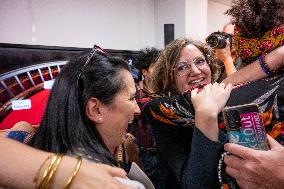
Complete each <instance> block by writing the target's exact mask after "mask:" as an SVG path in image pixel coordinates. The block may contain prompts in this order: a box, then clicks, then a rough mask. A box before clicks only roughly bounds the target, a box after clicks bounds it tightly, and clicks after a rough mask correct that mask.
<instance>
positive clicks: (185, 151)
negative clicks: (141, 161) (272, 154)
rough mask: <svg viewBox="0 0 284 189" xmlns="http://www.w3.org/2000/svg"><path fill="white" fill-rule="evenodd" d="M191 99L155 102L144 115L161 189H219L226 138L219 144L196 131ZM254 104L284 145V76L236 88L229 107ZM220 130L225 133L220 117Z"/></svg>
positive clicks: (268, 126)
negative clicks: (156, 157) (219, 168)
mask: <svg viewBox="0 0 284 189" xmlns="http://www.w3.org/2000/svg"><path fill="white" fill-rule="evenodd" d="M248 91H249V92H248ZM188 99H190V94H189V93H186V94H184V95H178V96H174V97H171V98H170V97H165V98H160V99H156V100H154V101H152V102H150V103H149V104H148V105H147V106H146V107H145V108H144V111H143V112H142V115H143V117H144V121H149V122H151V125H152V128H153V131H154V136H155V140H156V142H157V148H158V153H159V164H160V165H161V167H162V168H160V170H161V174H160V182H161V183H163V185H161V186H163V187H161V188H191V189H194V188H199V189H200V188H211V189H212V188H219V184H218V178H217V166H218V161H219V158H220V153H221V152H222V148H223V143H224V142H225V140H226V137H225V136H223V132H220V133H221V134H220V137H219V140H220V143H217V142H213V141H210V140H208V139H207V138H206V137H205V136H204V135H203V134H202V133H200V131H198V129H194V127H193V126H194V110H193V106H192V104H191V102H190V101H189V100H188ZM252 102H253V103H256V104H258V105H259V107H260V111H261V115H262V118H263V120H264V123H265V129H266V132H267V133H268V134H269V135H271V136H272V137H273V138H275V139H276V140H277V141H278V142H280V143H283V142H284V137H283V134H282V133H284V132H283V128H284V75H283V72H281V74H279V75H277V76H274V77H271V78H265V79H262V80H258V81H255V82H251V83H247V84H243V85H241V86H237V87H235V89H234V90H233V91H232V93H231V96H230V99H229V100H228V103H227V105H228V106H233V105H241V104H247V103H252ZM219 127H220V128H222V129H224V124H223V118H222V116H220V115H219ZM170 173H171V174H172V176H170V178H169V175H171V174H170Z"/></svg>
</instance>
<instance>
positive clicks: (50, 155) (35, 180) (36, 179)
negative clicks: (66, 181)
mask: <svg viewBox="0 0 284 189" xmlns="http://www.w3.org/2000/svg"><path fill="white" fill-rule="evenodd" d="M51 157H52V154H48V156H47V158H46V159H45V160H44V161H43V162H42V164H41V165H40V167H39V169H38V171H37V174H36V176H35V178H34V180H33V181H34V182H35V183H36V188H38V186H39V177H40V171H41V170H42V168H43V166H44V165H45V164H46V162H47V161H48V160H49V159H50V158H51Z"/></svg>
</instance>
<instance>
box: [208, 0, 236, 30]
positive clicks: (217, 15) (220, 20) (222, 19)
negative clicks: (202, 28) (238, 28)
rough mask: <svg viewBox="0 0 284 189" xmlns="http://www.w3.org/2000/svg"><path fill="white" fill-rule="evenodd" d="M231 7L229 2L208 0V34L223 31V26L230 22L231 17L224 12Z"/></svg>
mask: <svg viewBox="0 0 284 189" xmlns="http://www.w3.org/2000/svg"><path fill="white" fill-rule="evenodd" d="M229 8H230V6H229V5H228V4H225V3H218V2H214V1H209V0H208V17H207V35H209V34H211V33H212V32H216V31H218V30H219V31H222V30H223V26H224V25H225V24H227V23H229V22H230V17H229V16H227V15H225V14H224V12H225V11H226V10H228V9H229Z"/></svg>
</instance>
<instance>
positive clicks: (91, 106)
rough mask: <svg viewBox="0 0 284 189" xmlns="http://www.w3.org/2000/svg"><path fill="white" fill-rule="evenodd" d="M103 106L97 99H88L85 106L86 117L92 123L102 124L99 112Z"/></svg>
mask: <svg viewBox="0 0 284 189" xmlns="http://www.w3.org/2000/svg"><path fill="white" fill-rule="evenodd" d="M102 106H103V104H102V103H101V101H100V100H99V99H97V98H94V97H92V98H90V99H89V100H88V102H87V105H86V115H87V116H88V118H89V119H90V120H92V121H93V122H94V123H103V116H102V112H101V111H100V110H101V108H102Z"/></svg>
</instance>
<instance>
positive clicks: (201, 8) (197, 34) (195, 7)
mask: <svg viewBox="0 0 284 189" xmlns="http://www.w3.org/2000/svg"><path fill="white" fill-rule="evenodd" d="M185 1H186V6H185V12H186V18H185V25H186V37H188V38H191V39H195V40H201V41H202V40H204V39H205V37H206V34H207V33H206V31H207V1H208V0H198V1H197V0H185Z"/></svg>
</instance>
